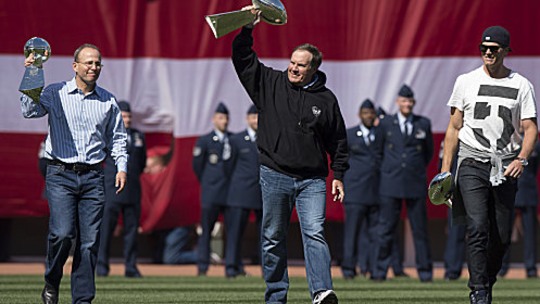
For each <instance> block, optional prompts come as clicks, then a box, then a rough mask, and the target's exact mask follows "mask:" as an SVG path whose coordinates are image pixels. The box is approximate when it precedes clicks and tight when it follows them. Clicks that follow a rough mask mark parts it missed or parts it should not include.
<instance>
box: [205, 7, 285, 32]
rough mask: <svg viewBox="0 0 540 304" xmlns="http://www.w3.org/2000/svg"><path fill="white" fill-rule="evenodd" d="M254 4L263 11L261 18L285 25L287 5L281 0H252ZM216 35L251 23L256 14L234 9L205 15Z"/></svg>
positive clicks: (271, 22) (268, 21)
mask: <svg viewBox="0 0 540 304" xmlns="http://www.w3.org/2000/svg"><path fill="white" fill-rule="evenodd" d="M252 2H253V6H254V7H255V8H256V9H258V10H260V11H261V20H262V21H264V22H266V23H270V24H274V25H283V24H285V23H287V12H286V11H285V6H283V4H282V3H281V1H279V0H252ZM204 18H205V19H206V22H208V25H210V28H211V29H212V32H213V33H214V36H215V37H216V38H219V37H221V36H224V35H226V34H228V33H230V32H232V31H234V30H236V29H239V28H241V27H242V26H244V25H248V24H250V23H251V22H252V21H253V19H254V18H255V16H254V15H253V14H252V13H251V11H250V10H246V11H242V10H239V11H232V12H228V13H221V14H216V15H208V16H205V17H204Z"/></svg>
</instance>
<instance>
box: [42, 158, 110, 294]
mask: <svg viewBox="0 0 540 304" xmlns="http://www.w3.org/2000/svg"><path fill="white" fill-rule="evenodd" d="M103 183H104V182H103V171H101V170H96V171H94V170H92V171H88V172H84V173H76V172H74V171H71V170H64V166H57V165H49V166H48V168H47V177H46V184H47V198H48V200H49V210H50V218H49V235H48V247H47V260H46V262H45V266H46V270H45V281H46V282H47V283H49V284H51V285H52V286H54V287H55V288H58V287H59V286H60V281H61V279H62V273H63V272H62V271H63V267H64V264H65V262H66V260H67V258H68V256H69V250H70V248H71V245H72V242H73V240H76V241H75V251H74V255H73V266H72V269H71V296H72V302H73V303H90V302H92V300H93V299H94V296H95V293H96V288H95V274H94V270H95V268H96V261H97V255H98V248H99V230H100V226H101V217H102V214H103V206H104V204H105V191H104V184H103Z"/></svg>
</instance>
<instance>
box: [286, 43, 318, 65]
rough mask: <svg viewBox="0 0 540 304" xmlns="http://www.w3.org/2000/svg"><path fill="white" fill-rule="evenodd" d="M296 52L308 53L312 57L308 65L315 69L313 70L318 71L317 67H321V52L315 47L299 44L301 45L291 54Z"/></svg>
mask: <svg viewBox="0 0 540 304" xmlns="http://www.w3.org/2000/svg"><path fill="white" fill-rule="evenodd" d="M296 51H306V52H310V53H311V55H312V56H313V58H312V59H311V63H310V65H311V67H312V68H315V69H318V68H319V66H321V63H322V57H323V55H322V53H321V51H319V49H318V48H317V47H316V46H314V45H313V44H309V43H304V44H301V45H299V46H297V47H295V48H294V50H293V53H294V52H296Z"/></svg>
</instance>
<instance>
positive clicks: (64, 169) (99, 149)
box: [21, 44, 127, 304]
mask: <svg viewBox="0 0 540 304" xmlns="http://www.w3.org/2000/svg"><path fill="white" fill-rule="evenodd" d="M33 62H34V58H33V56H32V55H30V56H29V57H28V58H27V59H26V60H25V66H29V65H30V64H32V63H33ZM102 67H103V66H102V64H101V53H100V51H99V49H98V48H97V47H96V46H95V45H92V44H83V45H82V46H80V47H79V48H78V49H77V50H76V51H75V56H74V62H73V70H74V71H75V77H74V78H73V79H71V80H70V81H65V82H61V83H55V84H51V85H49V86H47V87H46V88H45V89H44V90H43V92H42V93H41V96H40V100H39V102H35V101H34V100H32V99H31V98H30V97H28V96H27V95H24V94H23V95H22V96H21V109H22V113H23V116H24V117H25V118H38V117H43V116H45V115H47V114H49V116H48V122H49V134H48V136H47V139H46V142H45V158H47V159H48V165H47V175H46V178H45V180H46V187H47V199H48V201H49V210H50V220H49V235H48V248H47V260H46V270H45V288H44V289H43V292H42V294H41V298H42V300H43V303H46V304H50V303H54V304H56V303H58V290H59V286H60V281H61V279H62V269H63V266H64V264H65V262H66V259H67V258H68V255H69V251H70V248H71V247H72V242H74V241H75V252H74V255H73V266H72V270H71V295H72V302H73V303H91V302H92V300H93V299H94V296H95V275H94V273H95V267H96V260H97V253H98V247H99V230H100V226H101V219H102V214H103V207H104V203H105V194H104V179H103V170H102V166H101V164H102V162H103V160H104V159H105V157H106V155H107V153H110V154H111V155H112V157H113V158H114V160H115V165H116V168H117V172H118V173H117V174H116V180H115V186H116V187H117V193H119V192H120V191H122V189H123V188H124V185H125V183H126V174H127V152H126V140H127V134H126V130H125V127H124V122H123V121H122V115H121V113H120V109H119V108H118V105H117V103H116V99H115V97H114V96H113V95H112V94H111V93H109V92H108V91H106V90H104V89H103V88H101V87H99V86H97V84H96V82H97V80H98V78H99V75H100V73H101V69H102Z"/></svg>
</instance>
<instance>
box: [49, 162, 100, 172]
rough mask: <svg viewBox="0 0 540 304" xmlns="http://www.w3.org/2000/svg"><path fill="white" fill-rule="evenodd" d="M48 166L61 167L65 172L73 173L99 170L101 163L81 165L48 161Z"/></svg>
mask: <svg viewBox="0 0 540 304" xmlns="http://www.w3.org/2000/svg"><path fill="white" fill-rule="evenodd" d="M47 164H48V165H53V166H63V167H64V169H65V170H71V171H75V172H88V171H91V170H101V169H102V168H103V167H102V166H101V163H97V164H93V165H89V164H83V163H74V164H70V163H64V162H62V161H59V160H49V162H48V163H47Z"/></svg>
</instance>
